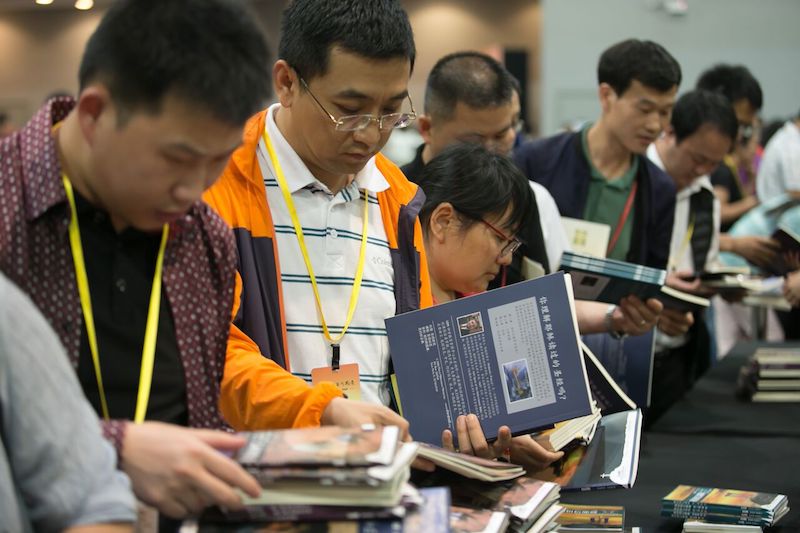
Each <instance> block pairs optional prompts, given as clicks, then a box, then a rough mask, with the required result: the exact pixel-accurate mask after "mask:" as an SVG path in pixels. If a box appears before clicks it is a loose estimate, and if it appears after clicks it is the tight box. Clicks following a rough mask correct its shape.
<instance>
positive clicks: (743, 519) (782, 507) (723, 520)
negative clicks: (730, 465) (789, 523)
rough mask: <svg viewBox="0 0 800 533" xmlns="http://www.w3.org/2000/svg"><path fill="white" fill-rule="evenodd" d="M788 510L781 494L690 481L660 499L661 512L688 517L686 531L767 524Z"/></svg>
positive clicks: (735, 529) (736, 529)
mask: <svg viewBox="0 0 800 533" xmlns="http://www.w3.org/2000/svg"><path fill="white" fill-rule="evenodd" d="M788 512H789V500H788V498H787V497H786V496H784V495H783V494H771V493H765V492H752V491H744V490H732V489H717V488H707V487H695V486H692V485H678V486H677V487H676V488H675V489H674V490H673V491H672V492H670V493H669V494H668V495H667V496H665V497H664V498H663V499H662V500H661V516H666V517H671V518H685V519H690V522H689V523H688V528H689V531H700V530H702V531H740V530H741V528H730V529H727V528H726V527H727V526H733V525H738V526H754V527H759V528H760V527H770V526H772V525H774V524H775V523H776V522H778V520H780V519H781V517H783V516H784V515H785V514H786V513H788ZM697 521H700V522H702V523H703V525H697V524H696V523H695V522H697ZM709 524H711V525H709ZM686 527H687V525H686V524H684V531H686Z"/></svg>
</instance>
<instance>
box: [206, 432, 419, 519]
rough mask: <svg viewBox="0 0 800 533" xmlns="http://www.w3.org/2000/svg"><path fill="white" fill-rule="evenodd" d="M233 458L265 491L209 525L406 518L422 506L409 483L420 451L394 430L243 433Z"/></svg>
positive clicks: (217, 512) (211, 515) (211, 514)
mask: <svg viewBox="0 0 800 533" xmlns="http://www.w3.org/2000/svg"><path fill="white" fill-rule="evenodd" d="M242 435H243V436H245V437H246V438H247V443H246V444H245V445H244V446H243V447H242V448H241V449H240V450H238V451H237V452H236V453H235V454H234V456H233V457H234V459H235V460H236V461H238V462H239V463H240V464H241V465H242V466H243V467H244V469H245V470H247V471H248V472H249V473H250V474H251V475H253V477H255V478H256V480H258V482H259V483H260V484H261V487H262V492H261V494H260V495H259V496H258V497H255V498H252V497H249V496H243V501H244V503H245V509H244V510H242V511H225V510H222V509H210V510H209V511H208V512H206V514H205V515H204V516H203V517H202V521H203V522H215V521H216V522H242V521H244V522H253V521H255V522H275V521H285V520H291V521H332V520H344V519H364V520H376V519H387V520H396V519H403V518H404V517H405V516H406V514H407V511H408V510H409V509H413V508H415V507H417V506H419V505H420V504H421V503H422V498H421V497H420V495H419V493H418V491H417V490H416V489H415V488H414V487H412V486H411V485H410V484H409V483H408V479H409V476H410V464H411V462H412V461H413V460H414V458H415V457H416V455H417V445H416V444H406V443H400V442H399V437H400V430H399V428H397V427H396V426H386V427H375V426H371V425H365V426H363V427H361V428H340V427H334V426H330V427H321V428H310V429H294V430H280V431H261V432H253V433H242Z"/></svg>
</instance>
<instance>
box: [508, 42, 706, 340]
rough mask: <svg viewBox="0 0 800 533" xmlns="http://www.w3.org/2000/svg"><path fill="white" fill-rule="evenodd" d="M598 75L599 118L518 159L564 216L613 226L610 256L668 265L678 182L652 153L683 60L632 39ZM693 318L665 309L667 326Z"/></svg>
mask: <svg viewBox="0 0 800 533" xmlns="http://www.w3.org/2000/svg"><path fill="white" fill-rule="evenodd" d="M597 79H598V84H599V86H598V97H599V99H600V104H601V108H602V114H601V117H600V119H599V120H598V121H597V122H596V123H593V124H587V125H586V126H584V127H583V129H582V130H581V131H580V132H577V133H562V134H559V135H555V136H553V137H548V138H545V139H539V140H536V141H532V142H528V143H524V144H522V145H521V146H520V147H519V148H517V149H516V150H515V151H514V161H515V162H516V163H517V165H518V166H519V167H520V168H521V169H522V171H523V173H524V174H525V175H526V176H527V177H528V179H530V180H533V181H536V182H538V183H540V184H542V185H544V186H545V187H546V188H547V190H548V191H549V192H550V194H551V195H552V196H553V198H554V199H555V202H556V205H558V209H559V211H560V213H561V215H562V216H568V217H572V218H579V219H584V220H589V221H592V222H599V223H602V224H607V225H608V226H610V228H611V235H612V237H611V239H610V242H609V245H608V251H607V252H608V253H607V256H608V257H609V258H611V259H621V260H624V261H628V262H631V263H638V264H642V265H646V266H650V267H655V268H666V267H667V259H668V254H669V240H670V236H671V234H672V222H673V216H674V210H675V185H674V184H673V182H672V179H670V177H669V176H667V175H666V174H665V173H664V172H663V171H662V170H661V169H659V168H658V167H656V166H655V165H654V164H653V163H652V162H650V161H649V160H648V159H647V157H646V156H645V155H644V154H645V151H646V150H647V147H648V146H649V145H650V144H651V143H652V142H653V141H655V140H656V139H657V138H658V136H659V135H660V134H661V132H662V131H663V130H664V128H665V127H666V126H667V125H668V124H669V118H670V114H671V112H672V106H673V104H674V102H675V94H676V93H677V90H678V85H679V84H680V81H681V69H680V66H679V65H678V63H677V61H675V59H674V58H673V57H672V56H671V55H670V54H669V52H667V51H666V50H664V48H663V47H661V46H660V45H659V44H657V43H654V42H651V41H640V40H637V39H629V40H626V41H622V42H620V43H617V44H615V45H613V46H611V47H610V48H608V49H607V50H605V51H604V52H603V53H602V55H601V56H600V60H599V63H598V68H597ZM648 305H651V304H650V302H648ZM659 305H660V304H659ZM655 309H656V308H655V306H654V307H651V311H653V312H654V311H655ZM614 314H616V309H614V308H613V307H609V308H608V316H611V317H613V316H614ZM692 322H693V319H692V316H691V314H690V313H678V312H676V311H674V310H669V309H664V310H663V311H661V314H660V315H658V324H659V327H662V326H663V327H666V328H668V329H670V330H671V331H673V332H675V331H680V332H682V333H685V332H686V331H688V329H689V327H691V325H692ZM647 326H648V323H646V322H645V323H642V327H643V328H645V327H647ZM647 329H650V328H647ZM644 331H646V330H644Z"/></svg>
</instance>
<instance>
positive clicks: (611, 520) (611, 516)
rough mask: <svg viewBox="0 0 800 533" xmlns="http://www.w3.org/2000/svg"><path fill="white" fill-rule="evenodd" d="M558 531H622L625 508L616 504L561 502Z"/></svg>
mask: <svg viewBox="0 0 800 533" xmlns="http://www.w3.org/2000/svg"><path fill="white" fill-rule="evenodd" d="M561 506H562V507H563V508H564V512H563V513H561V516H559V517H558V520H557V521H558V524H559V531H622V529H623V528H624V527H625V508H624V507H621V506H616V505H572V504H566V503H562V504H561Z"/></svg>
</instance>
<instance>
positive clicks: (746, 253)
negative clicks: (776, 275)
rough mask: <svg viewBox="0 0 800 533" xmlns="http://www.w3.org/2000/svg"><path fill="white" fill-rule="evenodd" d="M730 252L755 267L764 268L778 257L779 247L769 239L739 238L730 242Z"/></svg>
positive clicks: (734, 238)
mask: <svg viewBox="0 0 800 533" xmlns="http://www.w3.org/2000/svg"><path fill="white" fill-rule="evenodd" d="M731 247H732V250H731V251H732V252H733V253H735V254H737V255H741V256H742V257H744V258H745V259H747V260H748V261H749V262H750V263H753V264H754V265H756V266H760V267H766V266H769V265H770V264H772V263H773V262H774V261H775V260H776V259H777V257H778V251H779V250H780V248H781V246H780V244H779V243H778V242H777V241H774V240H773V239H771V238H769V237H755V236H741V237H733V238H732V240H731Z"/></svg>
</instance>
